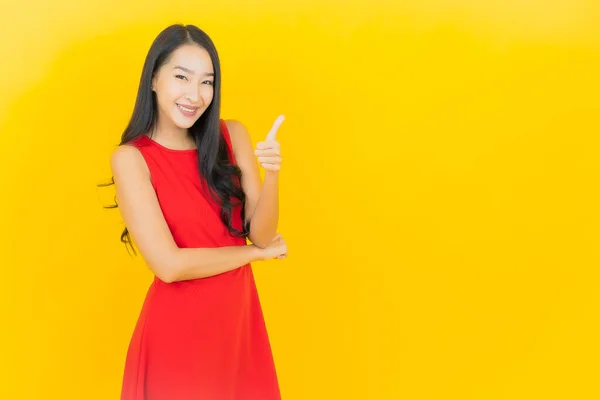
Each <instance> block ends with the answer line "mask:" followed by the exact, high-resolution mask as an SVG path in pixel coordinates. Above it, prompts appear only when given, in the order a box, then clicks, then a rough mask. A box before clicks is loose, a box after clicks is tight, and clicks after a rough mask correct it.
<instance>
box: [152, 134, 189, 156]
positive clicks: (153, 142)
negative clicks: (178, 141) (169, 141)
mask: <svg viewBox="0 0 600 400" xmlns="http://www.w3.org/2000/svg"><path fill="white" fill-rule="evenodd" d="M142 136H143V137H144V138H146V139H145V140H146V141H147V142H150V143H152V144H153V145H155V146H157V147H159V148H161V149H163V150H165V151H169V152H172V153H196V151H197V149H171V148H169V147H166V146H163V145H162V144H160V143H158V142H157V141H156V140H154V139H152V138H151V137H150V136H148V135H145V134H143V135H142Z"/></svg>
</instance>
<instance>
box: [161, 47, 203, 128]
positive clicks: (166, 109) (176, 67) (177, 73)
mask: <svg viewBox="0 0 600 400" xmlns="http://www.w3.org/2000/svg"><path fill="white" fill-rule="evenodd" d="M214 81H215V74H214V69H213V65H212V61H211V59H210V56H209V54H208V52H207V51H206V50H205V49H203V48H202V47H200V46H198V45H195V44H186V45H183V46H181V47H179V48H177V49H176V50H175V51H173V53H172V54H171V57H170V59H169V61H168V62H167V63H165V64H163V65H162V67H161V68H160V69H159V70H158V72H157V73H156V74H155V76H154V78H153V79H152V87H153V89H152V90H153V91H154V92H155V93H156V99H157V104H158V120H159V121H160V124H161V125H162V124H165V123H167V124H169V123H170V124H173V125H175V126H176V127H178V128H181V129H188V128H190V127H191V126H192V125H193V124H194V123H195V122H196V121H197V120H198V118H200V116H201V115H202V114H203V113H204V111H206V109H207V108H208V106H209V105H210V103H211V102H212V99H213V90H214V86H213V85H214Z"/></svg>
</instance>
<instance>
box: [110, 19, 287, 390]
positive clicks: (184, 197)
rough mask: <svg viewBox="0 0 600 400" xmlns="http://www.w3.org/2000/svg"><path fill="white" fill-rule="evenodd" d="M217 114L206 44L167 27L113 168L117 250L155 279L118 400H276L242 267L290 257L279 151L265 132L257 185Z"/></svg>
mask: <svg viewBox="0 0 600 400" xmlns="http://www.w3.org/2000/svg"><path fill="white" fill-rule="evenodd" d="M219 108H220V66H219V59H218V55H217V51H216V49H215V47H214V44H213V42H212V41H211V39H210V38H209V37H208V36H207V35H206V34H205V33H204V32H203V31H201V30H200V29H198V28H197V27H195V26H192V25H187V26H183V25H173V26H170V27H168V28H166V29H165V30H164V31H163V32H161V33H160V34H159V35H158V37H157V38H156V39H155V41H154V43H153V44H152V46H151V48H150V51H149V52H148V56H147V58H146V61H145V64H144V69H143V71H142V77H141V81H140V86H139V90H138V95H137V100H136V104H135V108H134V111H133V116H132V117H131V120H130V122H129V125H128V126H127V128H126V129H125V132H124V133H123V135H122V138H121V143H120V146H119V147H118V148H117V149H116V150H115V151H114V153H113V155H112V157H111V160H110V161H111V162H110V163H111V167H112V170H113V175H114V181H113V182H114V183H115V185H116V193H117V200H118V207H119V209H120V211H121V214H122V216H123V219H124V221H125V224H126V226H127V227H128V228H127V229H126V230H125V231H124V232H123V234H122V240H123V241H124V242H125V243H126V244H129V245H131V246H132V247H133V240H132V239H134V240H135V244H136V245H137V246H136V247H138V248H139V250H140V252H141V254H142V256H143V258H144V260H145V261H146V263H147V264H148V266H149V267H150V269H151V270H152V271H153V273H154V274H155V279H154V281H153V282H152V284H151V286H150V288H149V290H148V293H147V295H146V299H145V302H144V305H143V308H142V310H141V313H140V316H139V319H138V322H137V325H136V327H135V330H134V332H133V337H132V338H131V342H130V345H129V350H128V353H127V359H126V364H125V371H124V378H123V385H122V394H121V399H122V400H143V399H156V400H171V399H178V400H186V399H190V400H191V399H194V400H198V399H205V400H209V399H215V400H216V399H220V400H242V399H259V398H260V399H265V400H275V399H279V398H280V394H279V386H278V380H277V376H276V372H275V366H274V362H273V357H272V354H271V348H270V344H269V339H268V336H267V331H266V327H265V322H264V319H263V314H262V309H261V305H260V301H259V298H258V293H257V289H256V285H255V282H254V277H253V274H252V269H251V265H250V263H251V262H253V261H258V260H267V259H272V258H283V257H285V255H286V254H287V246H286V243H285V241H284V240H283V239H282V238H281V237H280V235H276V228H277V220H278V211H277V210H278V207H277V184H276V183H277V179H278V175H277V170H278V168H279V162H280V156H279V145H278V143H277V142H276V141H275V133H274V132H273V133H272V134H270V136H269V137H268V140H267V141H266V142H262V144H261V147H260V150H258V152H259V153H260V157H259V160H260V161H264V163H262V165H263V166H265V168H267V167H266V166H268V168H269V171H268V175H267V176H266V177H265V184H264V185H262V183H261V180H260V175H259V171H258V166H257V162H256V158H254V154H253V149H252V147H251V142H250V140H249V135H248V132H247V131H246V130H245V128H244V126H243V125H242V124H241V123H239V122H236V121H224V120H221V119H220V116H219ZM258 155H259V154H257V156H258ZM267 179H268V180H269V182H267ZM246 237H248V238H250V239H251V240H252V242H253V244H246Z"/></svg>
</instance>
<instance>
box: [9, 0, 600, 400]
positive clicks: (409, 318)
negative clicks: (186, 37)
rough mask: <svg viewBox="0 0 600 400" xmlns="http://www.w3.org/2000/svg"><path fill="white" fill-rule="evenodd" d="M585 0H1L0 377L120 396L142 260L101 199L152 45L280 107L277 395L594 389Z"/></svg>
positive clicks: (594, 211) (265, 292)
mask: <svg viewBox="0 0 600 400" xmlns="http://www.w3.org/2000/svg"><path fill="white" fill-rule="evenodd" d="M599 4H600V3H598V2H597V1H595V0H553V1H547V0H529V1H518V0H509V1H507V0H494V1H480V2H474V1H470V0H454V1H451V0H445V1H444V0H406V1H389V0H388V1H385V0H375V1H373V0H368V1H367V0H360V1H352V2H347V1H340V0H337V1H314V0H311V1H300V0H293V1H291V2H282V1H252V2H245V1H234V0H228V1H218V2H190V1H173V0H169V1H167V0H164V1H151V2H149V1H141V0H135V1H114V0H110V1H106V0H103V1H87V2H81V1H79V0H58V1H52V2H47V1H41V0H32V1H31V2H17V1H7V0H2V3H1V8H0V15H2V23H1V24H0V35H1V37H2V38H3V39H2V41H1V42H0V54H2V62H0V72H1V73H0V89H1V93H2V94H1V96H0V102H1V103H0V129H1V131H0V133H1V139H2V142H1V143H2V144H1V146H0V187H1V196H0V199H1V200H0V202H1V203H0V206H1V207H0V213H1V215H0V221H1V225H2V229H1V235H2V237H1V241H0V246H1V247H0V263H1V267H2V269H1V271H2V274H3V276H2V279H1V282H2V283H1V288H0V310H1V316H0V317H1V322H2V329H1V331H0V332H1V333H0V335H1V340H0V354H2V362H1V364H2V369H3V370H2V371H0V377H1V378H0V398H2V399H63V400H66V399H86V400H92V399H116V398H118V395H119V391H120V383H121V374H122V367H123V362H124V357H125V352H126V349H127V345H128V342H129V338H130V335H131V332H132V329H133V326H134V323H135V320H136V318H137V315H138V312H139V309H140V307H141V303H142V301H143V296H144V295H145V292H146V288H147V286H148V284H149V282H150V280H151V275H150V272H149V271H148V270H147V269H146V267H145V266H144V264H143V262H142V261H141V260H140V259H139V258H137V259H131V258H130V257H129V255H128V254H127V252H126V250H125V248H124V246H123V245H122V244H121V243H120V242H119V235H120V232H121V229H122V221H121V219H120V217H119V214H118V211H117V210H103V209H102V208H101V206H102V204H107V203H108V202H110V197H111V196H112V194H111V193H110V190H108V192H107V191H104V192H103V191H101V190H97V189H96V186H95V185H96V184H97V183H100V182H103V181H105V180H106V179H108V178H109V177H110V170H109V165H108V157H109V155H110V153H111V151H112V149H113V148H114V146H115V145H116V144H117V143H118V141H119V138H120V135H121V132H122V131H123V129H124V127H125V125H126V123H127V121H128V118H129V117H130V115H131V111H132V107H133V102H134V98H135V93H136V90H137V85H138V82H139V77H140V74H141V69H142V64H143V60H144V57H145V55H146V52H147V50H148V48H149V46H150V43H151V41H152V40H153V39H154V37H155V36H156V35H157V34H158V33H159V31H160V30H161V29H163V28H164V27H166V26H167V25H168V24H170V23H173V22H184V23H192V24H196V25H198V26H199V27H201V28H202V29H205V30H206V31H207V32H208V33H209V35H211V37H212V38H213V40H214V41H215V43H216V46H217V48H218V50H219V52H220V55H221V60H222V64H223V117H225V118H236V119H239V120H241V121H243V122H244V123H245V124H246V125H247V127H248V128H249V130H250V131H251V134H252V138H253V140H254V142H257V141H259V140H262V138H263V137H264V135H266V133H267V132H268V130H269V128H270V127H271V124H272V122H273V121H274V119H275V118H276V117H277V115H279V114H280V113H284V114H285V115H286V117H287V119H286V121H285V122H284V124H283V125H282V127H281V129H280V131H279V134H278V139H279V140H280V142H281V145H282V149H284V151H285V153H284V157H285V160H284V169H283V171H282V176H281V179H282V187H281V201H282V211H281V232H282V233H283V234H284V236H285V237H286V238H287V240H288V242H289V246H290V258H289V259H288V260H286V261H277V262H275V261H270V262H266V263H256V264H255V268H254V270H255V274H256V277H257V282H258V286H259V290H260V294H261V299H262V303H263V308H264V312H265V315H266V320H267V325H268V328H269V332H270V336H271V341H272V346H273V351H274V355H275V360H276V363H277V368H278V373H279V378H280V384H281V390H282V394H283V397H284V399H286V400H294V399H367V398H368V399H411V400H418V399H463V400H464V399H486V400H488V399H489V400H492V399H510V400H516V399H598V398H600V386H599V385H598V375H599V373H600V367H599V365H600V346H599V344H598V342H599V340H600V339H599V337H600V323H599V319H600V318H599V317H600V316H599V307H600V290H599V284H600V273H599V271H598V264H599V263H598V262H599V261H600V246H599V245H598V239H599V235H598V232H599V224H600V213H599V212H598V207H599V204H600V202H599V200H600V198H599V197H600V196H599V190H598V184H599V179H598V178H599V172H600V168H599V162H598V153H599V150H600V146H599V144H600V141H599V139H598V133H599V128H600V122H599V119H600V102H599V100H598V97H599V93H600V78H599V75H598V71H600V5H599Z"/></svg>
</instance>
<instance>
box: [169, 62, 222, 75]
mask: <svg viewBox="0 0 600 400" xmlns="http://www.w3.org/2000/svg"><path fill="white" fill-rule="evenodd" d="M173 69H180V70H182V71H185V72H187V73H189V74H194V71H192V70H191V69H188V68H186V67H182V66H181V65H177V66H175V67H173ZM204 75H206V76H215V73H214V72H205V73H204Z"/></svg>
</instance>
